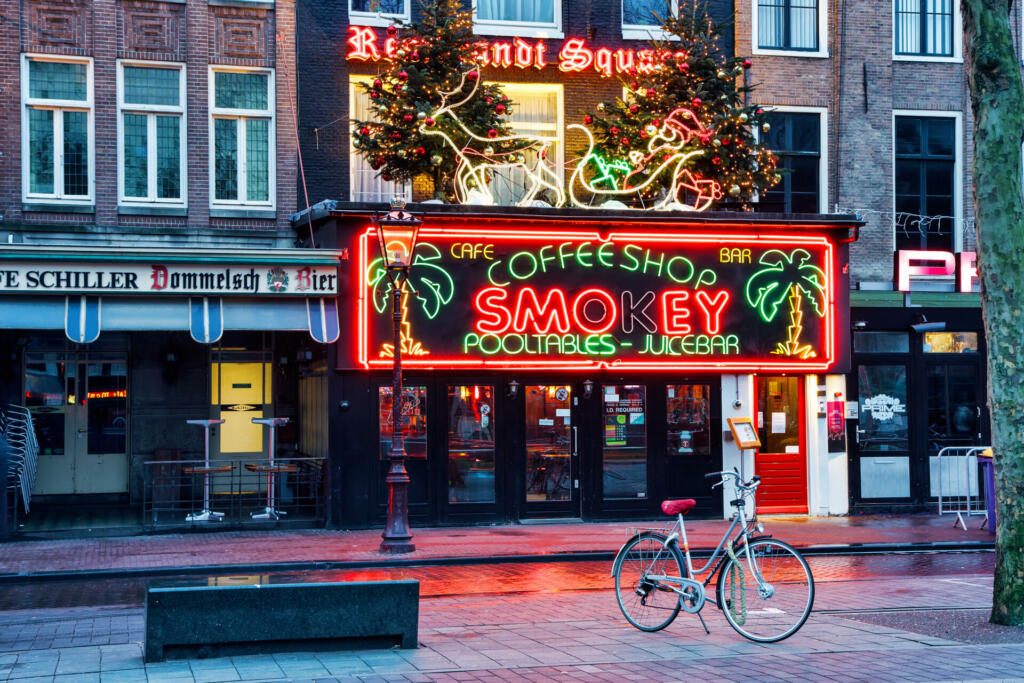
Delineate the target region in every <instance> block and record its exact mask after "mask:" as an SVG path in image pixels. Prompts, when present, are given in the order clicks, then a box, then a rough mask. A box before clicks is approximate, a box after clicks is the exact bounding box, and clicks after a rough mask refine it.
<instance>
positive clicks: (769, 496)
mask: <svg viewBox="0 0 1024 683" xmlns="http://www.w3.org/2000/svg"><path fill="white" fill-rule="evenodd" d="M803 398H804V397H803V382H802V378H800V377H781V376H779V377H771V376H769V377H758V378H757V423H758V430H759V432H760V439H761V449H760V450H759V451H758V452H757V455H756V457H755V459H754V470H755V472H754V473H755V474H757V475H759V476H760V477H761V486H760V487H759V488H758V489H757V511H758V512H762V513H806V512H807V450H806V448H805V445H804V415H803V404H804V401H803Z"/></svg>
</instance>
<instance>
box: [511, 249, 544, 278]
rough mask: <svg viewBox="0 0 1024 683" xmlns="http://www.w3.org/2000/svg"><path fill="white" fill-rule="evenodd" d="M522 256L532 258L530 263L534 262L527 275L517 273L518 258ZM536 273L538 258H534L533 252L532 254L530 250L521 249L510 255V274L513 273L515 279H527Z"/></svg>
mask: <svg viewBox="0 0 1024 683" xmlns="http://www.w3.org/2000/svg"><path fill="white" fill-rule="evenodd" d="M520 256H526V257H527V258H529V259H530V263H532V264H533V267H532V268H531V269H530V272H529V273H527V274H526V275H517V274H516V269H515V264H516V259H517V258H519V257H520ZM536 273H537V259H536V258H534V256H533V254H531V253H530V252H528V251H520V252H517V253H515V254H512V256H511V257H509V259H508V274H509V275H511V276H512V277H514V278H515V279H517V280H526V279H528V278H531V277H533V276H534V275H535V274H536Z"/></svg>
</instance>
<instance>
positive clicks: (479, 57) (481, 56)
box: [473, 40, 491, 66]
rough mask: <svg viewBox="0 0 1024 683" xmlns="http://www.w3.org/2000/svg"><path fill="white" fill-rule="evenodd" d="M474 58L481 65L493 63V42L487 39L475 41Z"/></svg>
mask: <svg viewBox="0 0 1024 683" xmlns="http://www.w3.org/2000/svg"><path fill="white" fill-rule="evenodd" d="M473 59H474V60H476V62H477V63H478V64H480V66H487V65H488V64H490V63H491V44H490V43H488V42H487V41H486V40H478V41H477V42H475V43H473Z"/></svg>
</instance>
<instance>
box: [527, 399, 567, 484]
mask: <svg viewBox="0 0 1024 683" xmlns="http://www.w3.org/2000/svg"><path fill="white" fill-rule="evenodd" d="M571 397H572V388H571V387H569V386H566V385H559V386H545V385H531V386H527V387H526V500H528V501H564V500H569V498H570V496H571V493H572V491H571V489H570V486H571V476H572V463H571V460H572V451H571V450H570V435H571V431H572V409H571V408H570V407H569V406H570V400H571Z"/></svg>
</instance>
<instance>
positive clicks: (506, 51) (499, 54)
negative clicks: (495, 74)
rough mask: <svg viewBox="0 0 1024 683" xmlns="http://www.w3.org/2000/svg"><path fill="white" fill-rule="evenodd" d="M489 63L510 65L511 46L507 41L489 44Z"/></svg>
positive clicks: (507, 66) (503, 65)
mask: <svg viewBox="0 0 1024 683" xmlns="http://www.w3.org/2000/svg"><path fill="white" fill-rule="evenodd" d="M491 64H493V65H494V66H501V67H505V68H506V69H507V68H509V67H510V66H512V46H511V45H510V44H508V43H494V44H493V45H491Z"/></svg>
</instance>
